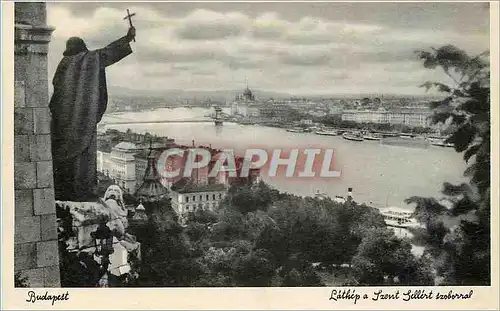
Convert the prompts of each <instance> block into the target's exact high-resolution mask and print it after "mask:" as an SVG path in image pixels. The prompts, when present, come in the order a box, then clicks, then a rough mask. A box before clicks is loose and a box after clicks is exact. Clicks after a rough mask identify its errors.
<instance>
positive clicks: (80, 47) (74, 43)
mask: <svg viewBox="0 0 500 311" xmlns="http://www.w3.org/2000/svg"><path fill="white" fill-rule="evenodd" d="M86 51H88V49H87V45H86V44H85V42H84V41H83V39H82V38H79V37H71V38H69V39H68V41H66V50H65V51H64V53H63V55H64V56H73V55H76V54H78V53H81V52H86Z"/></svg>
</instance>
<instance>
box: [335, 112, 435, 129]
mask: <svg viewBox="0 0 500 311" xmlns="http://www.w3.org/2000/svg"><path fill="white" fill-rule="evenodd" d="M431 114H432V111H431V110H429V109H421V108H399V109H391V110H386V109H384V108H379V109H377V110H344V111H343V112H342V121H353V122H357V123H387V124H393V125H396V124H402V125H407V126H412V127H417V126H419V127H429V126H430V120H429V116H430V115H431Z"/></svg>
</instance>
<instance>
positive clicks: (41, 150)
mask: <svg viewBox="0 0 500 311" xmlns="http://www.w3.org/2000/svg"><path fill="white" fill-rule="evenodd" d="M52 31H53V29H52V28H49V27H47V26H46V8H45V3H35V2H17V3H15V33H14V38H15V39H14V49H15V51H14V55H15V59H14V80H15V85H14V87H15V91H14V92H15V102H14V159H15V160H14V161H15V163H14V176H15V177H14V188H15V202H14V204H15V237H14V244H15V248H14V270H15V271H16V272H21V274H22V275H23V276H26V277H27V278H28V282H29V285H30V286H31V287H59V286H60V273H59V253H58V244H57V222H56V211H55V202H54V187H53V172H52V153H51V145H50V111H49V107H48V103H49V94H48V77H47V52H48V44H49V41H50V36H51V33H52Z"/></svg>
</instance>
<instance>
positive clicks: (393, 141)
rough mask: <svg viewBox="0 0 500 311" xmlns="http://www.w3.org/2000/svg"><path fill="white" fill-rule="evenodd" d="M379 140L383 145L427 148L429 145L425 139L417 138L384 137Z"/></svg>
mask: <svg viewBox="0 0 500 311" xmlns="http://www.w3.org/2000/svg"><path fill="white" fill-rule="evenodd" d="M381 142H382V144H384V145H390V146H400V147H413V148H428V147H429V145H430V143H429V142H428V141H427V140H425V139H419V138H401V137H384V138H383V139H382V140H381Z"/></svg>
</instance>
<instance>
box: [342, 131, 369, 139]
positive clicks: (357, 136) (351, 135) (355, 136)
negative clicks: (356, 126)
mask: <svg viewBox="0 0 500 311" xmlns="http://www.w3.org/2000/svg"><path fill="white" fill-rule="evenodd" d="M342 137H343V138H344V139H347V140H352V141H363V140H364V139H363V136H361V134H359V133H354V132H347V133H344V134H342Z"/></svg>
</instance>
